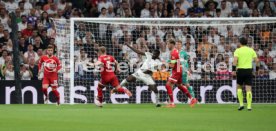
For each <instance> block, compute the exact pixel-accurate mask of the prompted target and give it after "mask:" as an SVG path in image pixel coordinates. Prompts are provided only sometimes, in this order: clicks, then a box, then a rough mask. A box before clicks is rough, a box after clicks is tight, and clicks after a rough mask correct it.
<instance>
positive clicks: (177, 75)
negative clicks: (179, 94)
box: [168, 71, 182, 84]
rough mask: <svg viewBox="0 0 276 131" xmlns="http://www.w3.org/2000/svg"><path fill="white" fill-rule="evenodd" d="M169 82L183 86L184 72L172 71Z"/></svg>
mask: <svg viewBox="0 0 276 131" xmlns="http://www.w3.org/2000/svg"><path fill="white" fill-rule="evenodd" d="M168 81H169V82H171V83H174V84H182V71H178V72H177V71H172V74H171V76H170V77H169V79H168Z"/></svg>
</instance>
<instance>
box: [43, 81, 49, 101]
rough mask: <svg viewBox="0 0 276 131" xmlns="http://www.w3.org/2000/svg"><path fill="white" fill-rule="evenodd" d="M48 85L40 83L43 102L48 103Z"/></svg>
mask: <svg viewBox="0 0 276 131" xmlns="http://www.w3.org/2000/svg"><path fill="white" fill-rule="evenodd" d="M48 87H49V84H43V85H42V92H43V95H44V104H48V101H49V98H48V91H47V89H48Z"/></svg>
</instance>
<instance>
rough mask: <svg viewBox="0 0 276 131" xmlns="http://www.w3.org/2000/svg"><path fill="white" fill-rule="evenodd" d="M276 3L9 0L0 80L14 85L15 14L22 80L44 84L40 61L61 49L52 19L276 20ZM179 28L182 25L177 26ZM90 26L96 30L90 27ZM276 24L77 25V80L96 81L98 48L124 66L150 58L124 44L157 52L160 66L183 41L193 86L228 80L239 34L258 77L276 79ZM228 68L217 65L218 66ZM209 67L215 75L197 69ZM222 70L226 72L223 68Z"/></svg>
mask: <svg viewBox="0 0 276 131" xmlns="http://www.w3.org/2000/svg"><path fill="white" fill-rule="evenodd" d="M275 6H276V2H274V1H269V0H75V1H70V0H2V1H1V2H0V21H1V23H0V56H1V57H0V67H1V70H0V72H1V73H0V77H1V79H2V80H13V79H14V69H13V61H12V59H13V56H12V54H13V53H12V51H13V48H12V47H13V44H14V43H13V42H12V39H11V33H12V32H11V31H12V30H11V16H10V14H11V13H15V15H16V22H17V25H18V33H17V35H18V40H17V42H18V44H19V51H20V58H21V59H20V63H22V64H21V69H20V75H21V79H22V80H36V79H38V66H37V62H38V60H39V58H40V56H42V55H43V54H45V49H46V47H47V46H48V45H54V46H55V47H57V46H58V44H60V43H58V42H56V37H55V36H56V30H55V26H54V24H53V22H52V18H56V19H70V18H72V17H99V18H194V17H198V18H207V17H209V18H212V17H244V18H247V17H274V16H275V12H276V8H275ZM176 24H177V23H176ZM89 27H90V26H89ZM275 27H276V24H275V23H274V24H252V25H244V26H230V25H229V26H226V27H225V26H224V27H220V26H209V27H203V26H198V27H193V26H183V27H179V26H170V27H169V26H166V27H165V26H163V27H158V26H141V25H135V26H128V25H111V24H95V26H92V27H90V28H88V25H87V23H85V22H80V23H76V25H75V31H76V32H75V38H74V39H75V44H76V47H75V51H76V52H77V55H76V56H75V62H76V63H75V66H76V68H75V74H76V76H75V77H77V78H81V77H86V78H90V77H88V76H85V75H91V73H90V71H89V67H87V62H90V61H94V60H95V59H96V58H97V54H96V51H97V47H99V46H106V47H107V50H108V53H109V54H111V55H114V56H115V57H116V59H117V60H118V61H125V62H127V63H129V64H130V65H135V66H136V65H137V64H138V63H139V62H141V61H142V60H143V58H142V57H141V56H139V55H137V54H136V53H134V52H133V51H132V50H130V49H129V48H128V47H127V46H126V44H125V43H129V44H130V45H132V46H133V47H135V48H138V49H140V50H143V51H151V50H154V49H158V50H160V51H161V56H160V57H161V60H162V61H163V62H164V63H165V61H166V60H168V59H169V51H168V48H167V46H166V41H167V40H169V39H174V40H176V41H177V42H182V44H183V45H184V46H183V49H184V50H186V51H187V52H188V54H189V56H190V64H191V66H192V67H193V70H192V69H191V70H190V74H191V75H190V76H191V79H192V80H213V79H217V80H228V79H232V78H231V77H232V76H231V63H232V61H233V51H234V50H235V49H236V48H237V47H238V46H239V44H238V39H239V37H240V36H246V37H247V38H248V42H249V46H251V47H252V48H254V49H255V51H256V52H257V53H258V57H259V59H260V60H261V69H260V70H259V71H258V72H257V73H256V74H255V76H256V78H257V79H263V80H265V79H276V29H275ZM221 62H223V63H226V65H227V66H218V67H217V66H215V65H217V64H218V63H221ZM203 65H204V67H205V68H207V69H210V70H211V71H206V70H200V71H199V70H198V69H200V68H201V67H202V66H203ZM216 68H219V69H220V70H218V69H216ZM162 69H163V70H160V71H159V72H155V73H154V74H153V77H154V78H155V79H157V80H166V78H167V77H168V75H169V73H168V71H167V70H165V66H163V67H162Z"/></svg>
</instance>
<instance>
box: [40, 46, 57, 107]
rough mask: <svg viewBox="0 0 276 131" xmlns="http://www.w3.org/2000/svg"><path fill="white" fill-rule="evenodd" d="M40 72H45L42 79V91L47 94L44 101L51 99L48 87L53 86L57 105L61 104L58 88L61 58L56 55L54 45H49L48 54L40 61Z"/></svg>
mask: <svg viewBox="0 0 276 131" xmlns="http://www.w3.org/2000/svg"><path fill="white" fill-rule="evenodd" d="M38 68H39V74H40V73H43V80H42V91H43V94H44V96H45V99H44V103H47V102H48V100H49V97H48V92H47V88H48V87H49V86H51V87H52V92H53V93H54V95H55V97H56V101H57V105H59V104H60V100H59V98H60V95H59V92H58V91H57V88H58V71H59V70H60V69H61V64H60V61H59V59H58V58H57V57H56V56H54V47H53V46H51V45H49V46H48V47H47V55H43V56H41V58H40V60H39V62H38Z"/></svg>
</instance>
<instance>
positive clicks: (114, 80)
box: [101, 75, 120, 87]
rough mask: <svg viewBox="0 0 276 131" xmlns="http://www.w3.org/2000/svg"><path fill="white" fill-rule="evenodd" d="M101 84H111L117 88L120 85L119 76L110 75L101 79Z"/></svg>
mask: <svg viewBox="0 0 276 131" xmlns="http://www.w3.org/2000/svg"><path fill="white" fill-rule="evenodd" d="M101 83H102V84H103V85H105V86H106V85H108V84H110V85H112V86H113V87H116V86H118V85H119V84H120V83H119V80H118V78H117V76H115V75H108V76H103V77H101Z"/></svg>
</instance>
